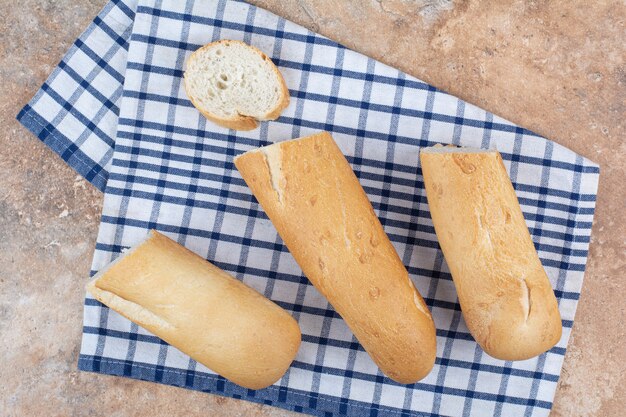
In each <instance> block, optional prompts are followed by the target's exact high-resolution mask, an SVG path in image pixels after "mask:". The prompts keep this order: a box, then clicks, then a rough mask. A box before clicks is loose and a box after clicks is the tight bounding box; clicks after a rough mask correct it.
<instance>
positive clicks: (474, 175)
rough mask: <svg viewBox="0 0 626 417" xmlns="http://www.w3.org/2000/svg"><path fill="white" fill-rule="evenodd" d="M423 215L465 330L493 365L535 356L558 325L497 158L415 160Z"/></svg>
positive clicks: (489, 153) (444, 153) (461, 154)
mask: <svg viewBox="0 0 626 417" xmlns="http://www.w3.org/2000/svg"><path fill="white" fill-rule="evenodd" d="M420 160H421V163H422V172H423V175H424V184H425V187H426V195H427V198H428V205H429V207H430V213H431V217H432V220H433V224H434V226H435V231H436V233H437V238H438V239H439V245H440V246H441V249H442V251H443V254H444V256H445V258H446V261H447V263H448V266H449V267H450V272H451V273H452V278H453V280H454V284H455V286H456V289H457V293H458V296H459V302H460V303H461V310H462V312H463V317H464V318H465V321H466V323H467V326H468V328H469V330H470V332H471V333H472V335H473V336H474V338H475V339H476V341H477V342H478V344H479V345H480V346H481V347H482V348H483V349H484V350H485V352H487V353H488V354H489V355H491V356H493V357H494V358H498V359H504V360H522V359H528V358H531V357H533V356H536V355H539V354H541V353H543V352H545V351H547V350H549V349H550V348H551V347H552V346H554V345H555V344H556V343H557V342H558V341H559V339H560V338H561V318H560V315H559V309H558V305H557V301H556V297H555V296H554V291H553V290H552V287H551V285H550V281H549V280H548V277H547V275H546V272H545V271H544V269H543V267H542V265H541V261H540V260H539V257H538V256H537V252H536V250H535V247H534V246H533V242H532V240H531V237H530V234H529V233H528V227H527V226H526V222H525V221H524V216H523V214H522V210H521V208H520V205H519V202H518V200H517V197H516V195H515V190H514V189H513V186H512V184H511V180H510V179H509V176H508V175H507V172H506V169H505V167H504V164H503V163H502V158H501V156H500V153H499V152H498V151H495V150H472V149H464V148H455V147H433V148H425V149H422V151H421V153H420Z"/></svg>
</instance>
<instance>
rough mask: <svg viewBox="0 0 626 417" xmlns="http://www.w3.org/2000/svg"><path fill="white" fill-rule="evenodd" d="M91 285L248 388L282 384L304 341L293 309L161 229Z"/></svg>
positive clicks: (152, 329)
mask: <svg viewBox="0 0 626 417" xmlns="http://www.w3.org/2000/svg"><path fill="white" fill-rule="evenodd" d="M87 290H88V291H89V292H90V293H91V294H92V295H93V296H94V297H95V298H96V299H97V300H98V301H100V302H102V303H103V304H106V305H107V306H109V307H110V308H112V309H113V310H115V311H117V312H118V313H120V314H121V315H123V316H124V317H126V318H128V319H129V320H131V321H133V322H135V323H137V324H138V325H140V326H142V327H144V328H145V329H147V330H149V331H150V332H152V333H153V334H155V335H156V336H158V337H160V338H161V339H163V340H165V341H166V342H167V343H169V344H171V345H172V346H174V347H176V348H178V349H179V350H180V351H182V352H183V353H186V354H187V355H189V356H191V357H192V358H193V359H195V360H196V361H198V362H200V363H202V364H203V365H205V366H206V367H207V368H209V369H211V370H213V371H215V372H217V373H218V374H220V375H222V376H223V377H225V378H227V379H229V380H231V381H232V382H234V383H236V384H238V385H241V386H243V387H245V388H250V389H260V388H265V387H267V386H269V385H271V384H273V383H274V382H276V381H277V380H278V379H279V378H280V377H281V376H282V375H283V374H284V373H285V371H286V370H287V368H288V367H289V365H290V364H291V362H292V361H293V359H294V357H295V355H296V352H297V351H298V347H299V346H300V329H299V327H298V324H297V323H296V321H295V320H294V319H293V318H292V317H291V316H290V315H289V314H288V313H287V312H286V311H285V310H283V309H282V308H280V307H279V306H277V305H276V304H274V303H273V302H271V301H270V300H268V299H267V298H265V297H263V296H262V295H261V294H259V293H258V292H256V291H254V290H253V289H252V288H250V287H248V286H247V285H245V284H244V283H242V282H241V281H238V280H236V279H235V278H233V277H231V276H230V275H228V274H227V273H226V272H224V271H222V270H221V269H219V268H218V267H216V266H214V265H212V264H210V263H209V262H206V261H205V260H204V259H202V258H201V257H200V256H198V255H196V254H194V253H193V252H191V251H189V250H187V249H186V248H184V247H183V246H181V245H179V244H178V243H176V242H174V241H173V240H171V239H169V238H167V237H165V236H163V235H161V234H159V233H158V232H156V231H152V232H151V234H150V235H148V237H147V238H146V239H145V240H144V241H143V242H141V243H139V244H138V245H136V246H134V247H133V248H132V249H131V250H129V251H128V252H127V253H125V254H124V255H123V256H122V257H121V258H119V259H118V260H116V261H115V262H113V263H112V264H111V265H109V266H108V267H107V268H105V269H104V270H102V271H100V272H99V273H98V274H97V275H96V276H95V278H94V279H93V280H92V281H90V282H89V284H88V285H87Z"/></svg>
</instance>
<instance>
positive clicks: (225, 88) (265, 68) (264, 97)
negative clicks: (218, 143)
mask: <svg viewBox="0 0 626 417" xmlns="http://www.w3.org/2000/svg"><path fill="white" fill-rule="evenodd" d="M186 66H187V69H186V71H185V75H184V81H185V91H186V92H187V96H188V97H189V99H190V100H191V103H192V104H193V105H194V106H195V107H196V108H197V109H198V110H199V111H200V113H202V114H203V115H204V117H206V118H207V119H209V120H211V121H212V122H214V123H217V124H218V125H220V126H223V127H226V128H229V129H234V130H252V129H255V128H256V127H257V126H258V125H259V123H258V121H259V120H274V119H277V118H278V116H280V113H281V112H282V111H283V110H284V109H285V108H286V107H287V106H288V105H289V90H288V89H287V85H286V84H285V80H284V78H283V76H282V75H281V73H280V71H278V68H276V65H274V63H273V62H272V60H271V59H269V58H268V56H267V55H265V54H264V53H263V52H261V51H260V50H258V49H257V48H255V47H253V46H250V45H247V44H245V43H243V42H241V41H232V40H221V41H217V42H212V43H209V44H208V45H205V46H203V47H202V48H200V49H198V50H197V51H195V52H194V53H193V54H191V55H190V56H189V58H188V59H187V63H186Z"/></svg>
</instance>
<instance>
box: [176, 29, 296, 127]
mask: <svg viewBox="0 0 626 417" xmlns="http://www.w3.org/2000/svg"><path fill="white" fill-rule="evenodd" d="M229 43H238V44H241V45H244V46H246V47H248V48H250V49H251V50H253V51H254V52H255V53H257V54H259V55H260V56H261V57H262V58H263V59H264V60H265V61H267V62H269V63H270V64H271V67H272V70H273V71H274V73H275V74H276V77H277V78H278V79H279V80H280V84H281V87H282V89H281V99H280V101H279V102H278V104H277V105H276V107H274V108H273V109H271V110H270V111H269V112H268V113H267V114H266V115H265V117H264V118H263V120H276V119H278V117H279V116H280V114H281V113H282V112H283V110H285V109H286V108H287V106H289V89H288V88H287V84H286V83H285V78H284V77H283V75H282V74H281V73H280V70H279V69H278V67H276V65H275V64H274V63H273V62H272V60H271V59H270V58H269V57H268V56H267V55H265V54H264V53H263V51H261V50H259V49H258V48H256V47H254V46H252V45H248V44H247V43H245V42H242V41H236V40H229V39H222V40H219V41H215V42H211V43H208V44H206V45H204V46H203V47H201V48H199V49H198V50H196V51H194V52H193V53H192V54H191V55H190V56H189V58H188V62H190V61H191V60H193V59H195V57H196V56H199V54H201V53H202V52H203V51H204V50H206V49H210V48H213V47H215V46H217V45H226V44H229ZM183 83H184V85H185V92H186V93H187V97H188V98H189V100H190V101H191V103H192V104H193V106H194V107H195V108H196V109H197V110H198V111H199V112H200V113H202V115H203V116H204V117H206V118H207V119H209V120H210V121H212V122H213V123H215V124H218V125H220V126H222V127H225V128H227V129H233V130H242V131H246V130H253V129H256V128H257V127H258V126H259V121H258V120H257V119H255V118H254V117H252V116H246V115H243V114H238V115H236V116H233V117H231V118H228V119H226V118H223V117H219V116H217V115H215V114H213V113H210V112H208V111H206V110H205V109H203V108H202V106H201V105H200V104H199V103H198V102H197V101H196V100H195V99H194V95H193V94H192V91H191V87H189V86H188V84H187V79H186V78H185V77H184V76H183Z"/></svg>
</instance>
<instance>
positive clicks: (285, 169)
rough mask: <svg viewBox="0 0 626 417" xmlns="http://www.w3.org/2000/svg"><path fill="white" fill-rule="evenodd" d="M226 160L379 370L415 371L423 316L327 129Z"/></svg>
mask: <svg viewBox="0 0 626 417" xmlns="http://www.w3.org/2000/svg"><path fill="white" fill-rule="evenodd" d="M235 165H236V167H237V169H238V170H239V172H240V173H241V175H242V177H243V178H244V180H245V181H246V183H247V184H248V186H249V187H250V189H251V190H252V192H253V194H254V196H255V197H256V198H257V200H258V201H259V203H260V204H261V206H262V207H263V209H264V210H265V212H266V213H267V215H268V217H269V218H270V219H271V221H272V223H273V224H274V226H275V227H276V229H277V230H278V233H279V234H280V236H281V237H282V239H283V241H284V242H285V244H286V245H287V247H288V248H289V251H290V252H291V254H292V255H293V256H294V258H295V259H296V261H297V262H298V264H299V265H300V267H301V268H302V270H303V271H304V273H305V274H306V276H307V277H308V278H309V280H310V281H311V282H312V283H313V285H315V287H316V288H317V289H318V290H319V291H320V292H321V293H322V294H323V295H324V296H325V297H326V298H327V299H328V300H329V302H330V303H331V304H332V306H333V307H334V308H335V310H336V311H337V312H338V313H339V314H340V315H341V316H342V317H343V318H344V319H345V321H346V323H347V324H348V326H349V327H350V329H351V330H352V331H353V332H354V334H355V336H356V337H357V339H358V340H359V342H360V343H361V344H362V346H363V347H364V348H365V350H366V351H367V352H368V353H369V355H370V356H371V358H372V359H373V360H374V362H375V363H376V364H377V365H378V366H379V367H380V369H381V370H382V371H383V372H384V373H385V374H386V375H387V376H389V377H390V378H391V379H393V380H395V381H397V382H400V383H405V384H408V383H413V382H416V381H418V380H420V379H422V378H424V377H425V376H426V375H427V374H428V373H429V372H430V370H431V369H432V367H433V364H434V361H435V354H436V341H435V328H434V324H433V320H432V317H431V315H430V312H429V310H428V308H427V306H426V304H425V303H424V300H423V299H422V297H421V296H420V294H419V293H418V291H417V290H416V289H415V287H414V286H413V283H412V282H411V279H410V278H409V275H408V273H407V271H406V268H405V267H404V265H403V264H402V261H401V260H400V258H399V257H398V254H397V253H396V251H395V249H394V247H393V245H392V244H391V242H390V241H389V238H388V237H387V235H386V234H385V232H384V230H383V228H382V226H381V224H380V221H379V220H378V218H377V217H376V214H375V213H374V210H373V208H372V205H371V203H370V202H369V200H368V198H367V195H366V194H365V192H364V191H363V188H362V187H361V185H360V184H359V181H358V179H357V178H356V176H355V175H354V172H353V171H352V169H351V168H350V165H349V164H348V162H347V161H346V159H345V157H344V156H343V154H342V153H341V150H340V149H339V148H338V147H337V145H336V143H335V142H334V140H333V139H332V137H331V136H330V134H328V133H327V132H322V133H319V134H315V135H312V136H308V137H305V138H300V139H296V140H291V141H287V142H282V143H276V144H273V145H270V146H267V147H264V148H260V149H257V150H253V151H250V152H247V153H245V154H243V155H240V156H238V157H236V158H235Z"/></svg>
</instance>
